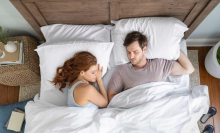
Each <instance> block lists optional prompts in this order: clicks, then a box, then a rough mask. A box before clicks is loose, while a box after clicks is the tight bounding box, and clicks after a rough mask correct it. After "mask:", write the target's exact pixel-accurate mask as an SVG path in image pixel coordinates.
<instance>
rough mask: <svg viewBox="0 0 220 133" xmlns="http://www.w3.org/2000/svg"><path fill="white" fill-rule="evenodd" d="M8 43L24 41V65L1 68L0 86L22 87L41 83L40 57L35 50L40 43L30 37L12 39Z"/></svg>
mask: <svg viewBox="0 0 220 133" xmlns="http://www.w3.org/2000/svg"><path fill="white" fill-rule="evenodd" d="M7 40H8V41H20V40H22V41H23V47H24V64H18V65H9V66H0V84H4V85H8V86H20V85H25V84H32V83H38V82H40V68H39V57H38V55H37V52H35V51H34V49H36V48H37V46H38V45H39V43H38V42H37V41H36V40H35V39H33V38H31V37H28V36H18V37H11V38H8V39H7Z"/></svg>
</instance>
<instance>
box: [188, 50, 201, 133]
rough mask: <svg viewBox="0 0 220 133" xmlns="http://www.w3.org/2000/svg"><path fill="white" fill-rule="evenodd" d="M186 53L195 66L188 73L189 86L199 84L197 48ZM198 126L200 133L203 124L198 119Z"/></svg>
mask: <svg viewBox="0 0 220 133" xmlns="http://www.w3.org/2000/svg"><path fill="white" fill-rule="evenodd" d="M187 54H188V58H189V60H190V61H191V63H192V65H193V66H194V68H195V71H194V72H193V73H192V74H190V75H189V82H190V87H191V88H193V87H194V86H197V85H200V75H199V59H198V50H187ZM198 126H199V130H200V133H202V131H203V129H204V125H203V124H202V123H201V122H200V121H198Z"/></svg>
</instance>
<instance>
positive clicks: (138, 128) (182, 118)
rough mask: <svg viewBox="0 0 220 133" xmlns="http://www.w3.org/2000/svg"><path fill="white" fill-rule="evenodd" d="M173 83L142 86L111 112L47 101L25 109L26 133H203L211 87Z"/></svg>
mask: <svg viewBox="0 0 220 133" xmlns="http://www.w3.org/2000/svg"><path fill="white" fill-rule="evenodd" d="M183 90H189V89H187V88H183V87H180V86H178V85H176V84H174V83H169V82H154V83H148V84H143V85H139V86H137V87H134V88H131V89H129V90H127V91H124V92H122V93H119V94H118V95H116V96H115V97H114V98H113V99H112V101H111V102H110V104H109V105H108V107H107V108H105V109H90V108H76V107H64V106H63V107H60V106H56V105H52V104H49V103H46V102H44V101H40V100H35V101H30V102H28V103H27V105H26V106H25V112H26V116H25V117H26V126H25V133H52V132H54V133H75V132H79V133H107V132H109V133H199V129H198V125H197V121H198V120H199V118H200V117H201V115H202V114H205V113H207V112H208V108H209V94H208V87H207V86H203V85H200V86H196V87H194V88H192V90H191V91H183Z"/></svg>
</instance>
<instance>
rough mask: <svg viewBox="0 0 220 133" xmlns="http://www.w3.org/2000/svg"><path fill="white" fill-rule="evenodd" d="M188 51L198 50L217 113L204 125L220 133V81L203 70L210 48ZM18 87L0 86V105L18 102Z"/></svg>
mask: <svg viewBox="0 0 220 133" xmlns="http://www.w3.org/2000/svg"><path fill="white" fill-rule="evenodd" d="M187 49H188V50H198V56H199V72H200V83H201V85H207V86H208V87H209V97H210V104H211V105H210V106H212V107H215V108H216V109H217V110H218V112H219V113H217V114H216V115H215V116H214V117H212V118H211V119H209V120H208V122H207V123H206V124H211V125H213V126H214V127H215V133H220V79H217V78H214V77H212V76H211V75H209V73H208V72H207V71H206V69H205V65H204V61H205V57H206V54H207V53H208V51H209V50H210V49H211V47H188V48H187ZM18 94H19V87H11V86H5V85H0V104H1V105H6V104H10V103H14V102H17V101H18Z"/></svg>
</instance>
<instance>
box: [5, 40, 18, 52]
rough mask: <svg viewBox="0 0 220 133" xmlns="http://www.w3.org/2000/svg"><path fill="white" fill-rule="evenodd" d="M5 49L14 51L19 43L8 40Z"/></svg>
mask: <svg viewBox="0 0 220 133" xmlns="http://www.w3.org/2000/svg"><path fill="white" fill-rule="evenodd" d="M5 50H6V51H7V52H9V53H14V52H15V51H16V50H17V45H16V44H15V43H13V42H12V41H8V42H7V44H6V45H5Z"/></svg>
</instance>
